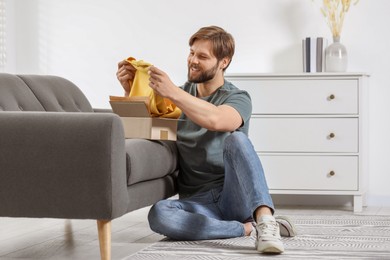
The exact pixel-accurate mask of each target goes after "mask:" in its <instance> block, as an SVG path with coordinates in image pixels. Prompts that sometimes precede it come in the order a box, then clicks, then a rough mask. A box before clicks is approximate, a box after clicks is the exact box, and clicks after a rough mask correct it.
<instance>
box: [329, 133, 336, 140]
mask: <svg viewBox="0 0 390 260" xmlns="http://www.w3.org/2000/svg"><path fill="white" fill-rule="evenodd" d="M328 137H329V139H332V138H335V137H336V135H335V134H334V133H330V134H329V135H328Z"/></svg>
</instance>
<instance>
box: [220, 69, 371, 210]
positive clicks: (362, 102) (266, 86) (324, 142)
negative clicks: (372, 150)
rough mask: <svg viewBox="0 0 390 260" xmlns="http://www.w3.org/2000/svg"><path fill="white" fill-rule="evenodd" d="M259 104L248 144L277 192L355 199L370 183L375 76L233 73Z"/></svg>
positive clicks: (358, 205) (358, 204) (356, 204)
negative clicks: (372, 84)
mask: <svg viewBox="0 0 390 260" xmlns="http://www.w3.org/2000/svg"><path fill="white" fill-rule="evenodd" d="M226 79H227V80H228V81H230V82H232V83H233V84H234V85H236V86H237V87H238V88H240V89H244V90H246V91H248V92H249V94H250V95H251V98H252V105H253V110H252V117H251V122H250V126H249V138H250V139H251V141H252V143H253V145H254V147H255V150H256V152H257V153H258V155H259V157H260V160H261V162H262V164H263V168H264V172H265V175H266V178H267V182H268V186H269V189H270V192H271V194H307V195H348V196H353V208H354V211H355V212H358V211H361V210H362V207H363V197H364V195H365V191H366V185H367V180H366V179H367V176H368V173H367V167H368V162H367V158H368V157H367V153H368V139H367V138H368V118H367V114H368V111H367V109H368V104H367V101H368V77H367V76H366V75H365V74H362V73H346V74H338V73H337V74H334V73H332V74H330V73H329V74H328V73H304V74H285V75H282V74H230V75H227V76H226Z"/></svg>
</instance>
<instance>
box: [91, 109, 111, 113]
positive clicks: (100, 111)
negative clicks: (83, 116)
mask: <svg viewBox="0 0 390 260" xmlns="http://www.w3.org/2000/svg"><path fill="white" fill-rule="evenodd" d="M93 112H95V113H113V112H112V109H111V108H94V109H93Z"/></svg>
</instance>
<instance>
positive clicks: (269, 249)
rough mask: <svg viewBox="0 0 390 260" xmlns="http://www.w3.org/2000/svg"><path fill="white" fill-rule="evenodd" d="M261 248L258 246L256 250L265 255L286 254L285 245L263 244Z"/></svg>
mask: <svg viewBox="0 0 390 260" xmlns="http://www.w3.org/2000/svg"><path fill="white" fill-rule="evenodd" d="M261 245H262V246H261V248H260V247H259V245H257V246H256V250H257V251H258V252H260V253H263V254H281V253H283V252H284V247H283V245H275V243H267V242H262V243H261Z"/></svg>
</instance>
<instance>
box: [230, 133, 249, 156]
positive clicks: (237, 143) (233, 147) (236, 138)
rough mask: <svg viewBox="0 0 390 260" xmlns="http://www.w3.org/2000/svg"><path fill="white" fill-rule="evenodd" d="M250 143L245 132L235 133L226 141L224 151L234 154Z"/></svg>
mask: <svg viewBox="0 0 390 260" xmlns="http://www.w3.org/2000/svg"><path fill="white" fill-rule="evenodd" d="M248 143H250V141H249V139H248V136H247V135H246V134H244V133H243V132H239V131H235V132H233V133H231V134H230V135H229V136H228V137H226V139H225V144H224V151H225V152H226V151H229V153H234V152H236V151H238V150H240V149H242V148H243V147H246V145H247V144H248Z"/></svg>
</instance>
